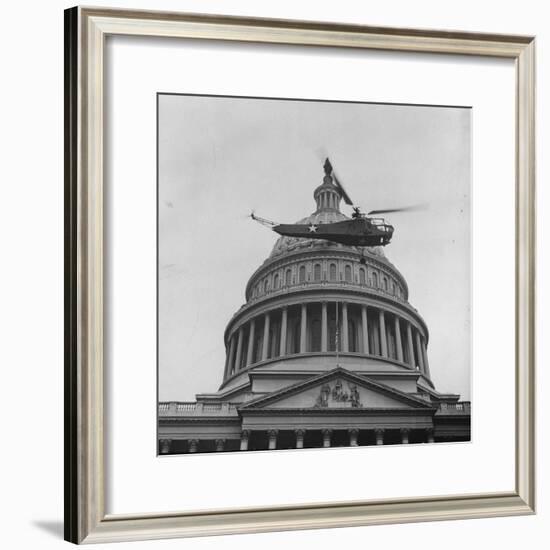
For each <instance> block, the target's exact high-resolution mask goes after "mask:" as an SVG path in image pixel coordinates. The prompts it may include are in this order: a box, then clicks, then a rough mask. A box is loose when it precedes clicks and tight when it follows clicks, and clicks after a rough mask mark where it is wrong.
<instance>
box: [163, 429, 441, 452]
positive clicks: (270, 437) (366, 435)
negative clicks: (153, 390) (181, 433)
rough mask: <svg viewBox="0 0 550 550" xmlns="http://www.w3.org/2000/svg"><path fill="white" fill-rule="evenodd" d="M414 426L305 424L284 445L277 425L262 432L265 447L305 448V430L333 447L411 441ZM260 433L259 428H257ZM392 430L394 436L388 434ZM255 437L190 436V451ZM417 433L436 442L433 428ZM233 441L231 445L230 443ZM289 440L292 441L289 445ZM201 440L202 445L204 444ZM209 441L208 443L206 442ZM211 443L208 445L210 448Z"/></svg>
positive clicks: (167, 447)
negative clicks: (318, 426) (315, 427)
mask: <svg viewBox="0 0 550 550" xmlns="http://www.w3.org/2000/svg"><path fill="white" fill-rule="evenodd" d="M337 432H338V434H339V436H338V441H337V442H335V437H334V436H335V434H336V433H337ZM411 432H412V430H411V428H409V427H403V428H399V429H392V430H389V429H385V428H372V429H360V428H355V427H352V428H347V429H341V430H333V429H331V428H321V429H318V430H306V429H304V428H298V429H295V430H292V432H290V431H284V433H285V446H284V447H281V446H280V445H279V442H280V434H281V433H282V431H280V430H278V429H270V430H267V431H266V432H262V433H261V436H262V437H261V441H262V443H263V445H262V447H261V448H263V449H268V450H275V449H277V448H289V447H290V448H295V449H303V448H304V446H306V445H305V441H306V434H308V433H314V435H315V437H316V439H315V441H316V442H317V444H316V445H311V444H309V445H307V446H309V447H312V446H313V447H332V446H349V447H358V446H359V444H360V443H359V439H360V436H361V437H362V439H363V445H364V444H365V443H364V442H365V441H367V440H368V442H369V443H366V444H370V445H386V444H396V443H397V444H398V443H401V444H408V443H409V442H410V439H411ZM258 433H260V432H258ZM390 434H391V437H389V435H390ZM252 437H253V431H252V430H243V431H242V432H241V437H240V441H234V440H229V439H225V438H217V439H214V440H204V439H203V440H200V439H195V438H192V439H187V440H186V442H187V452H189V453H196V452H200V451H205V450H209V451H212V450H214V451H216V452H221V451H226V450H241V451H248V450H252V448H251V446H250V442H251V439H252ZM415 437H416V440H417V441H418V442H425V443H433V442H434V430H433V428H424V429H419V430H415ZM230 442H232V443H234V444H233V445H229V443H230ZM289 442H291V443H292V444H291V445H289ZM201 443H202V448H201ZM205 444H207V445H205ZM172 445H173V441H172V440H171V439H161V440H160V441H159V451H160V453H161V454H169V453H170V452H171V451H172V450H173V447H172ZM207 447H208V448H207ZM253 449H254V450H260V449H259V448H258V447H257V445H256V446H254V448H253Z"/></svg>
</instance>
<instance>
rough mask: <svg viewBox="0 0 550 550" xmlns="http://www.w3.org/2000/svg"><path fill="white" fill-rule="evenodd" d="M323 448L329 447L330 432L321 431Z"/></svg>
mask: <svg viewBox="0 0 550 550" xmlns="http://www.w3.org/2000/svg"><path fill="white" fill-rule="evenodd" d="M322 433H323V447H330V436H331V435H332V430H323V432H322Z"/></svg>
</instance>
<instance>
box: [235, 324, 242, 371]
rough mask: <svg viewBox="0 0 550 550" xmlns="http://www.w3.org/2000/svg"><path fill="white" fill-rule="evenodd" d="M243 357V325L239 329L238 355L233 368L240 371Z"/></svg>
mask: <svg viewBox="0 0 550 550" xmlns="http://www.w3.org/2000/svg"><path fill="white" fill-rule="evenodd" d="M242 357H243V327H241V328H240V329H239V336H238V338H237V355H236V357H235V368H234V369H233V370H235V372H236V371H238V370H239V369H240V368H241V360H242Z"/></svg>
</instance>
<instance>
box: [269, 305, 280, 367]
mask: <svg viewBox="0 0 550 550" xmlns="http://www.w3.org/2000/svg"><path fill="white" fill-rule="evenodd" d="M270 321H271V322H270V328H269V342H268V345H269V350H268V353H267V358H268V359H273V358H274V357H278V356H279V351H280V345H281V313H280V312H274V313H272V314H271V318H270Z"/></svg>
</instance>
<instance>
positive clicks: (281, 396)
mask: <svg viewBox="0 0 550 550" xmlns="http://www.w3.org/2000/svg"><path fill="white" fill-rule="evenodd" d="M429 407H430V405H429V404H428V403H426V402H425V401H423V400H421V399H418V398H416V397H412V396H410V395H408V394H406V393H403V392H400V391H398V390H396V389H394V388H391V387H389V386H386V385H385V384H381V383H380V382H375V381H373V380H370V379H368V378H365V377H362V376H358V375H355V374H353V373H351V372H349V371H347V370H345V369H342V368H340V367H338V368H336V369H334V370H332V371H330V372H328V373H325V374H322V375H320V376H316V377H313V378H310V379H308V380H306V381H303V382H300V383H298V384H294V385H292V386H289V387H287V388H284V389H282V390H279V391H277V392H274V393H272V394H270V395H268V396H264V397H262V398H260V399H256V400H255V401H252V402H250V403H248V404H247V405H245V406H244V407H243V408H242V410H251V409H319V410H328V409H410V408H429Z"/></svg>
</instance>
